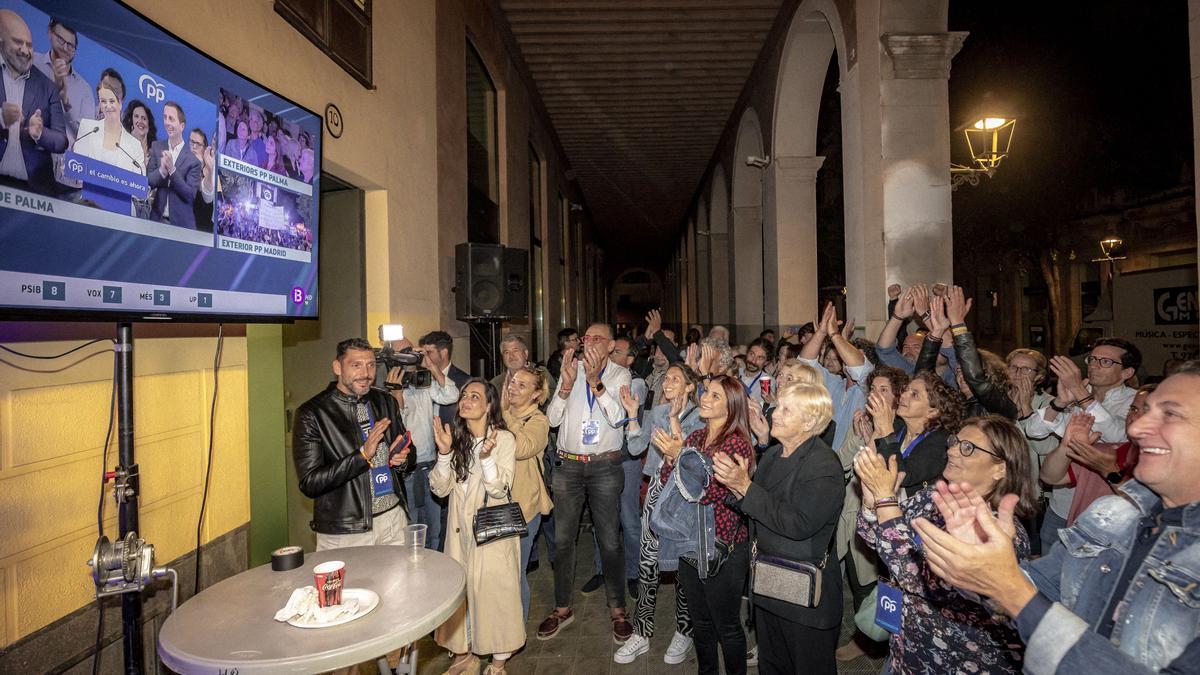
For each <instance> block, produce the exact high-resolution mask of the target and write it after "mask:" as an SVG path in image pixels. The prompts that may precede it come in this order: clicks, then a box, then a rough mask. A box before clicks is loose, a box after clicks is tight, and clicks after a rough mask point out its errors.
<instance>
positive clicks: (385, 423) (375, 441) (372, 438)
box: [363, 417, 392, 461]
mask: <svg viewBox="0 0 1200 675" xmlns="http://www.w3.org/2000/svg"><path fill="white" fill-rule="evenodd" d="M391 425H392V421H391V420H390V419H387V418H386V417H385V418H384V419H381V420H379V421H378V422H376V423H375V426H373V427H371V430H370V431H369V432H367V440H365V441H363V451H364V452H365V454H366V456H367V457H374V456H375V448H378V447H379V444H380V442H382V441H383V432H385V431H387V428H388V427H389V426H391ZM368 461H370V460H368Z"/></svg>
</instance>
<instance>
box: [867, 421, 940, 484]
mask: <svg viewBox="0 0 1200 675" xmlns="http://www.w3.org/2000/svg"><path fill="white" fill-rule="evenodd" d="M903 432H904V427H902V426H901V425H900V424H899V420H897V424H896V430H895V431H894V432H893V433H891V434H889V435H887V436H885V437H883V438H877V439H875V451H876V452H878V453H879V454H881V455H883V458H884V459H885V460H886V459H887V458H888V457H891V456H892V455H896V456H898V457H899V458H900V459H899V460H897V462H898V464H899V465H900V470H901V471H903V472H905V476H904V482H902V483H900V486H901V487H903V488H906V489H907V490H908V493H909V494H910V495H911V494H913V493H914V492H916V491H917V490H920V489H922V488H924V487H927V486H930V485H933V484H934V483H936V482H937V480H938V479H939V478H941V477H942V471H943V470H945V468H946V438H947V437H949V436H950V432H948V431H946V430H945V429H932V430H930V431H929V433H927V434H925V437H924V438H922V439H921V441H920V442H919V443H917V445H916V447H914V448H913V449H912V452H910V453H909V454H908V457H904V448H905V447H908V445H909V444H910V443H912V441H913V437H912V436H909V435H908V434H907V433H905V434H904V436H905V437H904V444H903V446H901V443H900V434H901V433H903Z"/></svg>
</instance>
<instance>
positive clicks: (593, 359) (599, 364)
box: [583, 347, 608, 387]
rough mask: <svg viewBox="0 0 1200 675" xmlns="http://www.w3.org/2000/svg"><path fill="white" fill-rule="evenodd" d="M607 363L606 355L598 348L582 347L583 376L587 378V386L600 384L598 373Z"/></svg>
mask: <svg viewBox="0 0 1200 675" xmlns="http://www.w3.org/2000/svg"><path fill="white" fill-rule="evenodd" d="M606 363H608V354H605V353H604V352H602V351H601V350H600V348H598V347H584V349H583V376H584V377H585V378H587V383H588V385H589V386H593V387H594V386H596V385H597V384H599V383H600V371H601V370H604V365H605V364H606Z"/></svg>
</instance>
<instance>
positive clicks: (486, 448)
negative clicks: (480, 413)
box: [479, 429, 496, 459]
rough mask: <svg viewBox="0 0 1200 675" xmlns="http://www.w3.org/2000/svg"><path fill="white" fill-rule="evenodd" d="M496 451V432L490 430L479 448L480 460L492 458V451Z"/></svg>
mask: <svg viewBox="0 0 1200 675" xmlns="http://www.w3.org/2000/svg"><path fill="white" fill-rule="evenodd" d="M494 449H496V430H495V429H488V434H487V436H485V437H484V439H483V443H482V444H480V446H479V459H487V458H488V457H491V456H492V450H494Z"/></svg>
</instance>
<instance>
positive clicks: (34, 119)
mask: <svg viewBox="0 0 1200 675" xmlns="http://www.w3.org/2000/svg"><path fill="white" fill-rule="evenodd" d="M45 126H46V123H45V121H44V120H42V109H41V108H38V109H37V110H35V111H33V114H32V115H30V116H29V121H28V122H26V124H25V131H27V132H29V137H30V138H32V139H33V140H34V141H35V142H36V141H39V140H41V138H42V129H44V128H45Z"/></svg>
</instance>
